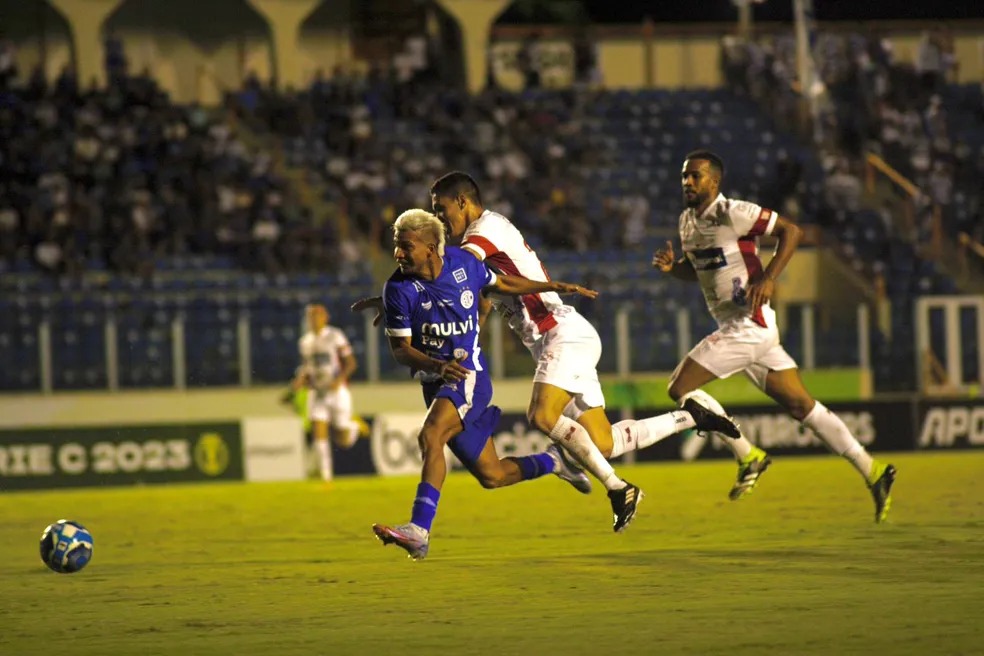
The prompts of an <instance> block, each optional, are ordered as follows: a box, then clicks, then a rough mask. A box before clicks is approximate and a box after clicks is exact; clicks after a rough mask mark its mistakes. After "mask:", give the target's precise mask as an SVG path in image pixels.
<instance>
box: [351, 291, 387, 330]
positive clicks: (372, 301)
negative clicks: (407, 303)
mask: <svg viewBox="0 0 984 656" xmlns="http://www.w3.org/2000/svg"><path fill="white" fill-rule="evenodd" d="M371 309H375V310H376V316H375V317H374V318H373V320H372V325H374V326H378V325H379V322H380V321H382V320H383V297H382V296H367V297H365V298H360V299H359V300H357V301H356V302H355V303H353V304H352V306H351V310H352V311H353V312H362V311H363V310H371Z"/></svg>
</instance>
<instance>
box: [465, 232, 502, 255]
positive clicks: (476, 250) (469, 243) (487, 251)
mask: <svg viewBox="0 0 984 656" xmlns="http://www.w3.org/2000/svg"><path fill="white" fill-rule="evenodd" d="M461 248H462V249H464V250H466V251H468V252H469V253H471V254H472V255H474V256H475V257H477V258H478V259H480V260H483V261H484V260H485V258H487V257H492V256H493V255H495V254H496V253H498V252H499V247H498V246H496V245H495V244H494V243H493V242H492V240H491V239H489V238H488V237H485V236H483V235H479V234H473V235H465V238H464V239H463V240H462V242H461Z"/></svg>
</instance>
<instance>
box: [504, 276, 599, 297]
mask: <svg viewBox="0 0 984 656" xmlns="http://www.w3.org/2000/svg"><path fill="white" fill-rule="evenodd" d="M490 287H491V288H492V289H494V290H496V291H497V292H499V293H500V294H507V295H509V296H523V295H525V294H542V293H543V292H557V293H558V294H579V295H581V296H587V297H588V298H597V297H598V292H596V291H595V290H593V289H588V288H587V287H584V286H583V285H575V284H574V283H572V282H563V281H561V280H548V281H546V282H540V281H537V280H529V279H528V278H523V277H522V276H507V275H502V274H500V275H498V276H496V281H495V283H493V284H492V285H490Z"/></svg>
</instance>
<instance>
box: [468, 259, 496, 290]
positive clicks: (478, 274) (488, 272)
mask: <svg viewBox="0 0 984 656" xmlns="http://www.w3.org/2000/svg"><path fill="white" fill-rule="evenodd" d="M471 268H472V272H473V274H474V276H475V280H478V281H479V284H478V289H479V291H481V290H483V289H485V288H486V287H491V286H492V285H494V284H495V283H496V281H497V280H498V279H499V278H498V276H496V274H495V271H493V270H492V269H490V268H489V265H488V264H486V263H485V262H484V261H483V262H475V263H474V264H472V265H471Z"/></svg>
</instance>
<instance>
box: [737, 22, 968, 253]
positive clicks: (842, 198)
mask: <svg viewBox="0 0 984 656" xmlns="http://www.w3.org/2000/svg"><path fill="white" fill-rule="evenodd" d="M813 52H814V61H815V62H816V66H817V75H818V77H819V83H815V84H814V85H812V92H813V93H815V94H816V95H817V99H818V100H817V104H818V108H819V114H820V117H821V121H820V126H821V127H820V130H821V143H822V146H821V149H822V152H823V154H824V158H825V162H824V163H825V169H826V173H827V177H826V183H825V185H826V193H825V196H826V203H825V207H826V209H827V210H828V212H829V214H828V216H827V217H826V218H827V219H828V220H835V219H834V217H835V216H837V215H840V216H843V215H844V214H845V213H849V212H853V211H856V210H857V209H858V207H859V205H860V200H861V195H862V192H863V189H862V179H861V178H862V176H863V166H864V161H863V159H864V156H865V155H866V154H867V153H873V154H875V155H878V156H879V157H881V158H882V159H883V160H884V161H885V162H887V163H888V164H889V165H890V166H891V167H893V168H894V169H895V170H896V171H898V172H899V173H900V174H901V175H902V176H904V177H905V178H906V179H907V180H909V181H910V182H912V183H913V184H914V185H915V186H916V187H917V188H919V190H920V191H921V193H922V197H920V198H918V199H916V201H915V207H916V211H915V216H914V219H915V220H914V221H913V222H912V223H911V224H899V222H900V219H901V218H902V217H903V216H904V215H905V213H904V212H901V211H899V208H898V207H895V206H886V207H884V208H882V214H883V216H884V217H885V220H886V222H887V223H888V225H889V227H890V228H891V229H892V230H894V231H895V232H896V233H898V234H902V235H904V236H905V237H906V240H907V241H909V242H910V243H925V242H926V241H927V240H928V239H929V238H930V234H929V233H930V231H931V229H932V222H931V219H932V217H933V208H934V206H935V207H939V208H940V210H941V211H942V215H943V219H944V221H945V225H946V227H947V229H948V231H949V232H952V233H954V234H955V233H956V232H957V231H966V232H971V233H974V234H977V235H978V237H984V228H982V225H984V219H982V212H984V192H982V191H980V190H981V185H980V184H974V182H973V181H974V180H978V181H979V180H980V179H981V178H982V176H984V139H973V138H967V135H963V134H958V135H956V138H955V135H954V130H953V128H952V126H951V120H950V112H952V111H961V112H967V113H969V114H970V115H975V114H976V120H977V121H978V122H979V125H984V105H982V104H981V101H980V98H981V94H980V92H978V93H977V94H976V98H977V102H976V106H974V105H975V103H972V102H971V103H963V104H962V106H961V103H959V102H955V100H957V99H955V98H953V97H952V95H951V93H950V87H949V86H948V81H949V80H950V79H951V78H952V77H953V74H954V71H955V67H956V59H955V57H954V55H953V40H952V37H951V36H950V35H949V34H948V33H947V32H946V31H945V30H944V29H934V30H931V31H927V32H925V33H924V34H923V35H922V37H921V40H920V42H919V45H918V49H917V52H916V57H915V61H914V62H912V63H908V62H901V61H898V60H897V59H896V57H895V53H894V50H893V46H892V44H891V42H890V41H889V40H888V39H887V38H884V37H883V36H882V35H879V34H877V33H876V34H861V33H819V34H818V35H817V36H816V42H815V46H814V50H813ZM723 70H724V72H725V77H726V79H727V83H728V84H729V86H730V87H731V88H732V89H734V90H736V91H737V92H739V93H742V94H747V95H750V96H752V97H754V98H756V99H757V100H758V101H759V102H760V103H761V104H762V106H763V107H767V108H769V109H770V111H771V112H772V113H773V114H774V116H776V117H777V119H778V120H779V121H780V122H781V123H783V124H785V125H786V126H787V127H789V128H791V129H795V127H796V126H797V125H799V124H800V120H801V118H802V114H801V112H802V108H801V107H800V104H799V98H800V95H799V84H800V81H799V79H798V69H797V60H796V42H795V38H794V36H793V34H792V33H791V32H785V33H782V34H778V35H775V36H769V37H766V38H763V39H758V40H751V41H747V42H745V41H739V40H736V39H728V40H727V41H726V44H725V48H723ZM967 190H970V191H969V192H968V191H967ZM975 190H976V192H975ZM955 202H958V203H959V204H960V205H961V207H960V208H959V209H958V210H956V211H955V210H954V208H953V205H954V203H955Z"/></svg>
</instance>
